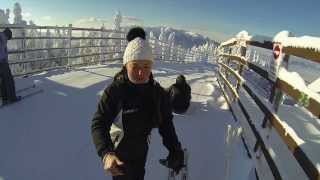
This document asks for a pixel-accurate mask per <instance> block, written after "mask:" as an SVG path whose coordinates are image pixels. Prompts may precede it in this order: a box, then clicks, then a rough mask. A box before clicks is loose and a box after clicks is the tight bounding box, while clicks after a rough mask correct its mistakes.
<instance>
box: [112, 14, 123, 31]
mask: <svg viewBox="0 0 320 180" xmlns="http://www.w3.org/2000/svg"><path fill="white" fill-rule="evenodd" d="M121 22H122V16H121V12H120V11H117V12H116V15H115V16H114V17H113V27H112V29H113V30H115V31H120V30H121Z"/></svg>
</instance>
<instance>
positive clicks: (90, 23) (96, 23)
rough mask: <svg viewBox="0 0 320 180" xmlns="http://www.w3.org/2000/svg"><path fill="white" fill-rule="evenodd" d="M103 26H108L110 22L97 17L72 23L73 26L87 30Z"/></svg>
mask: <svg viewBox="0 0 320 180" xmlns="http://www.w3.org/2000/svg"><path fill="white" fill-rule="evenodd" d="M103 24H104V25H105V26H110V21H108V20H105V19H102V18H97V17H86V18H81V19H78V20H76V21H74V22H73V25H74V26H77V27H89V28H91V27H92V28H100V27H101V26H102V25H103Z"/></svg>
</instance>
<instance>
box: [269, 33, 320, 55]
mask: <svg viewBox="0 0 320 180" xmlns="http://www.w3.org/2000/svg"><path fill="white" fill-rule="evenodd" d="M291 36H292V34H291V33H289V32H288V31H281V32H279V33H278V34H277V35H276V36H275V37H274V38H273V42H278V43H281V44H282V46H283V47H294V48H305V49H314V50H315V51H318V52H320V37H312V36H301V37H291Z"/></svg>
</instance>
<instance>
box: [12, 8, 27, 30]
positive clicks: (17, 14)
mask: <svg viewBox="0 0 320 180" xmlns="http://www.w3.org/2000/svg"><path fill="white" fill-rule="evenodd" d="M13 14H14V19H13V24H19V25H27V22H26V21H24V20H23V19H22V9H21V6H20V4H19V3H15V4H14V8H13Z"/></svg>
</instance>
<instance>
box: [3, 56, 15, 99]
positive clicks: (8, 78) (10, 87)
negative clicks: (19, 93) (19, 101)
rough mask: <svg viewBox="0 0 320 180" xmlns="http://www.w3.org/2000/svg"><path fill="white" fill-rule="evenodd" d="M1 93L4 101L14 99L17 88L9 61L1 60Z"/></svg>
mask: <svg viewBox="0 0 320 180" xmlns="http://www.w3.org/2000/svg"><path fill="white" fill-rule="evenodd" d="M0 80H1V95H2V100H3V101H14V100H15V99H16V98H17V97H16V89H15V85H14V80H13V77H12V74H11V71H10V67H9V63H8V62H0Z"/></svg>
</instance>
